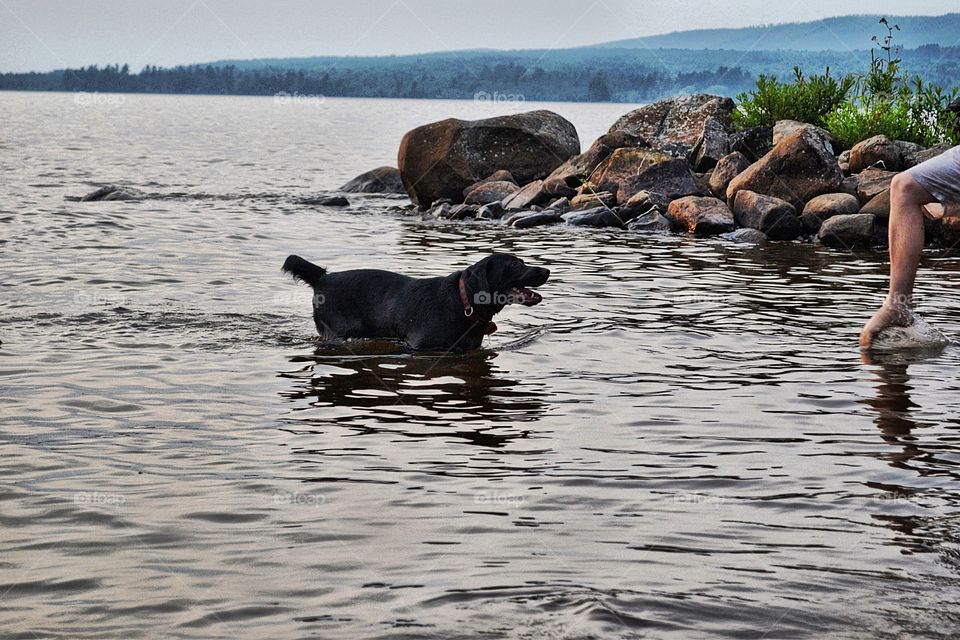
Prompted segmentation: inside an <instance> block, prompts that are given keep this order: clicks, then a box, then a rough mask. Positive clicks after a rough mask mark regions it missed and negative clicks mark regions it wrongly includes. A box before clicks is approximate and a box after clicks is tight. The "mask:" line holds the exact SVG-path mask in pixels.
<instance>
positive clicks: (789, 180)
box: [727, 127, 843, 210]
mask: <svg viewBox="0 0 960 640" xmlns="http://www.w3.org/2000/svg"><path fill="white" fill-rule="evenodd" d="M842 181H843V174H842V173H840V165H838V164H837V159H836V158H835V157H834V155H833V152H832V151H831V149H830V147H829V145H828V144H827V143H826V142H824V140H823V139H822V138H821V137H820V136H818V135H817V134H816V133H814V132H813V131H812V130H811V129H810V128H809V127H801V128H800V129H798V130H797V131H795V132H794V133H792V134H790V135H789V136H787V137H786V138H784V139H783V140H781V141H780V143H779V144H777V145H776V146H775V147H774V148H773V149H772V150H771V151H770V153H768V154H767V155H765V156H763V157H762V158H760V160H758V161H757V162H754V163H753V164H752V165H750V167H749V168H747V170H746V171H744V172H743V173H741V174H740V175H738V176H737V177H736V178H734V179H733V180H731V181H730V185H729V186H728V187H727V202H733V199H734V198H735V197H736V195H737V191H741V190H743V189H746V190H748V191H755V192H757V193H762V194H764V195H768V196H773V197H775V198H780V199H781V200H786V201H787V202H789V203H790V204H792V205H793V206H794V208H796V209H801V210H802V208H803V205H804V204H806V202H807V201H808V200H810V199H811V198H814V197H816V196H818V195H820V194H822V193H831V192H834V191H836V190H837V188H838V187H839V186H840V183H841V182H842Z"/></svg>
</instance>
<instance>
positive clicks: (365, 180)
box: [340, 167, 407, 193]
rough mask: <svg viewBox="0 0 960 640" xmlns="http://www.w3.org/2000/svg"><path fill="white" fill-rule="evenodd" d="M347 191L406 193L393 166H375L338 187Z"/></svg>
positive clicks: (398, 172)
mask: <svg viewBox="0 0 960 640" xmlns="http://www.w3.org/2000/svg"><path fill="white" fill-rule="evenodd" d="M340 191H346V192H347V193H406V192H407V190H406V189H404V188H403V181H402V180H401V179H400V171H398V170H397V169H396V168H395V167H377V168H376V169H373V170H372V171H367V172H366V173H361V174H360V175H359V176H357V177H356V178H354V179H353V180H351V181H350V182H348V183H347V184H345V185H343V186H342V187H340Z"/></svg>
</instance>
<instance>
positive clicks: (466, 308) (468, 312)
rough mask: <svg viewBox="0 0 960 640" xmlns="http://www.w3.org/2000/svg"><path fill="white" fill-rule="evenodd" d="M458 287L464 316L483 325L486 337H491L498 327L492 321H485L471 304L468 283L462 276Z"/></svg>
mask: <svg viewBox="0 0 960 640" xmlns="http://www.w3.org/2000/svg"><path fill="white" fill-rule="evenodd" d="M457 287H458V288H459V289H460V302H462V303H463V315H465V316H466V317H467V318H470V319H471V320H473V321H474V322H476V323H477V324H482V325H484V326H483V333H484V335H490V334H491V333H493V332H494V331H496V330H497V325H496V323H495V322H493V321H492V320H485V319H483V318H481V317H480V314H479V313H477V310H476V309H474V308H473V305H472V304H470V296H469V295H467V283H466V282H464V281H463V276H462V275H461V276H460V281H459V282H458V283H457Z"/></svg>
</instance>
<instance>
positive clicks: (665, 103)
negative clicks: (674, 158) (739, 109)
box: [610, 93, 736, 168]
mask: <svg viewBox="0 0 960 640" xmlns="http://www.w3.org/2000/svg"><path fill="white" fill-rule="evenodd" d="M735 108H736V105H735V104H734V102H733V100H731V99H730V98H723V97H720V96H713V95H709V94H705V93H701V94H696V95H688V96H677V97H675V98H667V99H665V100H659V101H657V102H654V103H653V104H648V105H646V106H643V107H640V108H639V109H634V110H633V111H631V112H630V113H628V114H626V115H624V116H622V117H621V118H620V119H619V120H617V121H616V122H615V123H613V126H612V127H610V133H613V132H614V131H626V132H627V133H630V134H632V135H635V136H640V137H641V138H643V139H645V140H646V141H647V142H649V143H650V145H651V146H653V147H654V148H664V147H674V148H677V149H684V150H685V151H686V153H688V154H689V153H690V152H691V151H692V150H693V149H694V148H695V147H700V148H702V149H703V150H704V151H703V153H704V157H703V160H704V161H705V162H706V163H708V164H709V161H710V158H711V155H713V156H716V157H714V158H713V162H714V163H716V161H717V160H719V159H720V158H721V157H722V156H723V155H726V153H727V150H726V137H727V135H728V134H729V133H730V132H732V131H733V125H732V119H731V114H732V113H733V111H734V109H735ZM708 121H709V123H708ZM718 131H719V132H722V133H723V138H724V145H722V146H723V149H724V150H723V152H722V153H720V151H716V150H714V149H715V142H716V140H717V137H716V136H715V133H716V132H718ZM716 154H719V155H716ZM694 159H696V158H694ZM707 168H709V167H707Z"/></svg>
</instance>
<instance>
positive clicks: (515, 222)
mask: <svg viewBox="0 0 960 640" xmlns="http://www.w3.org/2000/svg"><path fill="white" fill-rule="evenodd" d="M559 222H563V218H561V217H560V212H559V211H550V210H549V209H548V210H546V211H531V212H524V213H522V214H519V215H514V216H510V217H509V218H507V219H506V220H504V221H503V223H504V224H505V225H507V226H509V227H513V228H514V229H529V228H530V227H542V226H544V225H548V224H557V223H559Z"/></svg>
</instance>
